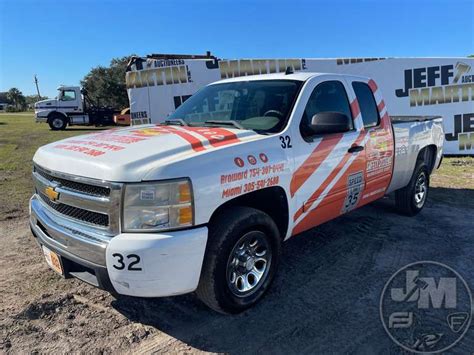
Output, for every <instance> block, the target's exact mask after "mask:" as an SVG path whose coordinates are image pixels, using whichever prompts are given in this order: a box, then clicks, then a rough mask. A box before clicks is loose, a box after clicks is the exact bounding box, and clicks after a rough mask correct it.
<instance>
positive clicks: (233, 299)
mask: <svg viewBox="0 0 474 355" xmlns="http://www.w3.org/2000/svg"><path fill="white" fill-rule="evenodd" d="M254 236H256V237H258V238H259V240H260V242H261V243H262V245H263V244H264V245H265V247H268V249H269V252H270V254H263V255H267V257H269V258H270V261H269V262H265V265H266V266H267V267H268V269H265V271H264V272H262V273H261V274H262V275H263V276H261V278H260V279H259V280H260V281H256V283H255V286H252V285H251V283H252V282H249V277H253V274H252V270H253V269H247V268H248V267H257V263H256V262H255V260H256V259H253V264H252V262H244V264H245V265H243V266H242V265H241V264H242V262H241V261H240V259H239V260H237V261H236V258H235V257H234V256H235V255H236V254H235V253H237V252H240V250H244V249H242V248H239V247H238V245H239V244H240V243H243V244H244V242H242V241H245V238H250V239H251V238H253V237H254ZM243 244H240V245H243ZM249 244H251V243H249ZM270 249H271V250H270ZM246 250H247V249H246ZM280 251H281V238H280V233H279V231H278V228H277V226H276V224H275V222H274V221H273V220H272V218H271V217H270V216H269V215H267V214H266V213H264V212H262V211H260V210H256V209H254V208H249V207H232V208H230V209H228V210H227V211H224V212H223V213H220V214H219V215H218V216H216V217H215V218H213V221H212V222H211V224H210V225H209V238H208V242H207V246H206V254H205V256H204V262H203V267H202V271H201V278H200V281H199V286H198V288H197V290H196V293H197V296H198V297H199V299H200V300H201V301H202V302H204V303H205V304H206V305H207V306H209V307H210V308H212V309H213V310H215V311H217V312H220V313H224V314H228V313H240V312H242V311H244V310H245V309H247V308H249V307H251V306H253V305H254V304H256V303H257V302H258V301H259V300H260V299H261V298H262V297H263V296H264V294H265V293H266V291H267V290H268V289H269V287H270V285H271V283H272V281H273V279H274V276H275V273H276V271H277V268H278V263H279V259H280ZM231 255H232V257H231ZM241 257H242V258H245V257H246V256H243V255H241ZM239 258H240V256H239ZM248 260H249V259H247V261H248ZM236 265H237V266H236ZM234 268H239V270H241V269H240V268H243V270H244V272H247V273H248V274H252V275H247V277H246V278H245V280H246V281H245V282H246V283H247V285H250V286H252V287H254V289H251V290H249V291H241V290H239V289H238V287H239V286H238V284H239V281H238V280H237V279H236V278H237V277H238V278H240V280H244V277H245V276H242V275H240V274H239V276H236V278H234V280H235V281H232V280H231V279H232V276H235V272H233V270H234ZM262 269H263V268H262ZM239 272H240V271H239ZM255 280H256V279H255V278H254V282H255ZM242 282H243V281H242ZM242 282H240V285H242Z"/></svg>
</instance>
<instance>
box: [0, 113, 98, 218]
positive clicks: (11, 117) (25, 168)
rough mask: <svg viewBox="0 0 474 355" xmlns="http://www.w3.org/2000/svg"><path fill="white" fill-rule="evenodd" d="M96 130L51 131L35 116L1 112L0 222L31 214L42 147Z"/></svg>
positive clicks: (91, 128)
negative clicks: (36, 156)
mask: <svg viewBox="0 0 474 355" xmlns="http://www.w3.org/2000/svg"><path fill="white" fill-rule="evenodd" d="M94 130H97V129H95V127H73V128H69V129H67V130H65V131H51V130H50V129H49V126H48V125H47V124H46V123H41V124H39V123H35V120H34V115H33V113H30V112H25V113H23V112H22V113H0V220H4V219H7V218H13V217H17V216H22V215H26V214H27V213H28V199H29V197H30V196H31V193H32V191H33V185H32V182H31V169H32V158H33V155H34V153H35V151H36V149H38V147H40V146H42V145H44V144H47V143H50V142H54V141H57V140H60V139H63V138H67V137H72V136H76V135H79V134H84V133H88V132H92V131H94Z"/></svg>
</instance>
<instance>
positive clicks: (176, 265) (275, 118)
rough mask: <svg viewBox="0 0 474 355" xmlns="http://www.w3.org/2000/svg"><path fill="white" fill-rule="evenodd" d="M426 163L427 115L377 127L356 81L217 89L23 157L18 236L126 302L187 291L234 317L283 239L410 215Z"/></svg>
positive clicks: (435, 127)
mask: <svg viewBox="0 0 474 355" xmlns="http://www.w3.org/2000/svg"><path fill="white" fill-rule="evenodd" d="M442 153H443V127H442V121H441V119H440V118H437V117H426V116H411V117H407V116H399V117H392V119H391V118H390V116H389V114H388V110H387V105H386V103H385V101H384V99H383V97H382V93H381V90H380V88H379V87H378V86H377V84H376V83H375V81H374V80H372V79H368V78H365V77H357V76H351V75H337V74H317V73H292V72H291V71H287V73H281V74H270V75H260V76H249V77H241V78H233V79H227V80H223V81H220V82H217V83H214V84H211V85H208V86H206V87H205V88H204V89H202V90H201V91H199V92H198V93H196V94H195V95H193V96H192V97H191V98H189V99H188V100H186V101H185V102H184V103H183V104H182V105H180V106H179V107H178V109H177V110H176V112H175V113H174V114H173V115H171V116H169V117H168V120H167V121H165V122H163V124H160V125H144V126H136V127H134V126H132V127H127V128H122V129H114V130H110V131H101V132H98V133H92V134H88V135H84V136H79V137H72V138H68V139H65V140H62V141H59V142H55V143H51V144H49V145H46V146H43V147H41V148H39V150H38V151H37V152H36V154H35V156H34V158H33V160H34V171H33V178H34V183H35V194H34V195H33V197H32V198H31V201H30V211H31V216H30V225H31V229H32V232H33V235H34V236H35V237H36V240H37V241H38V243H39V244H40V246H41V248H42V249H43V252H44V254H45V256H46V260H47V262H48V263H49V265H50V266H51V267H52V268H53V269H54V270H56V271H57V272H58V273H60V274H62V275H65V276H66V277H69V276H74V277H77V278H79V279H81V280H84V281H85V282H88V283H90V284H92V285H95V286H99V287H101V288H104V289H106V290H108V291H110V292H112V293H114V294H121V295H130V296H137V297H161V296H170V295H177V294H183V293H188V292H192V291H196V292H197V295H198V297H199V298H200V299H201V300H202V301H203V302H204V303H205V304H207V305H208V306H209V307H211V308H212V309H214V310H216V311H219V312H223V313H237V312H240V311H242V310H244V309H246V308H248V307H250V306H252V305H253V304H255V303H256V302H258V301H259V300H260V299H261V298H262V297H263V295H264V294H265V292H266V291H267V290H268V288H269V287H270V284H271V282H272V280H273V278H274V276H275V274H276V271H277V267H278V264H279V259H280V250H281V246H282V242H283V241H285V240H287V239H288V238H290V237H292V236H296V235H298V234H299V233H301V232H303V231H306V230H308V229H310V228H313V227H316V226H318V225H320V224H322V223H324V222H326V221H329V220H331V219H334V218H337V217H338V216H340V215H342V214H344V213H347V212H350V211H352V210H354V209H355V208H358V207H361V206H364V205H366V204H368V203H370V202H372V201H375V200H377V199H380V198H381V197H383V196H385V195H387V194H389V193H392V192H393V193H394V194H395V203H396V206H397V208H398V210H399V211H400V212H401V213H404V214H406V215H410V216H413V215H415V214H417V213H418V212H420V211H421V210H422V208H423V206H424V205H425V202H426V198H427V195H428V191H429V180H430V174H431V173H432V172H433V170H434V169H436V168H437V167H438V166H439V164H440V162H441V158H442ZM347 238H348V243H350V242H351V241H350V235H348V236H347ZM315 292H317V290H315Z"/></svg>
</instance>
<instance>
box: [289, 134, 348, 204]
mask: <svg viewBox="0 0 474 355" xmlns="http://www.w3.org/2000/svg"><path fill="white" fill-rule="evenodd" d="M341 139H342V134H338V135H333V136H325V137H324V138H323V139H322V140H321V142H320V143H319V144H318V145H317V146H316V147H315V148H314V150H313V151H312V152H311V154H310V155H309V156H308V158H306V160H305V161H304V162H303V164H301V165H300V166H299V167H298V169H296V171H295V173H294V174H293V176H292V178H291V183H290V194H291V197H293V196H294V195H295V193H296V191H298V189H299V188H300V187H301V186H302V185H303V184H304V183H305V181H306V180H308V178H309V177H310V176H311V175H313V174H314V172H315V171H316V170H317V169H318V168H319V167H320V166H321V164H322V162H323V161H324V159H326V158H327V156H328V155H329V154H330V153H331V152H332V150H333V148H334V147H335V146H336V144H337V143H339V141H340V140H341Z"/></svg>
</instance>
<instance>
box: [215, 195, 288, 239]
mask: <svg viewBox="0 0 474 355" xmlns="http://www.w3.org/2000/svg"><path fill="white" fill-rule="evenodd" d="M234 206H244V207H252V208H255V209H257V210H260V211H263V212H265V213H266V214H268V215H269V216H270V217H271V218H272V219H273V221H274V222H275V224H276V225H277V227H278V230H279V232H280V236H281V238H282V239H284V238H285V237H286V232H287V231H288V214H289V212H288V199H287V198H286V193H285V190H283V188H281V187H279V186H273V187H268V188H265V189H261V190H258V191H254V192H250V193H248V194H245V195H242V196H239V197H236V198H234V199H232V200H230V201H227V202H226V203H224V204H223V205H221V206H219V207H218V208H217V209H216V210H215V211H214V213H213V214H212V216H211V219H210V223H212V220H213V219H214V218H216V216H217V215H218V214H219V213H221V212H222V211H224V210H226V209H228V208H231V207H234Z"/></svg>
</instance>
